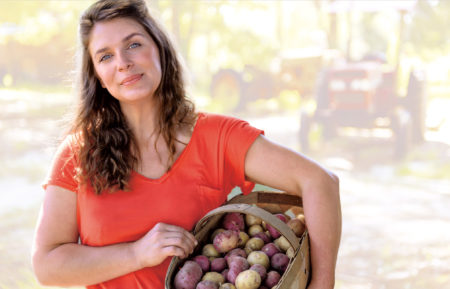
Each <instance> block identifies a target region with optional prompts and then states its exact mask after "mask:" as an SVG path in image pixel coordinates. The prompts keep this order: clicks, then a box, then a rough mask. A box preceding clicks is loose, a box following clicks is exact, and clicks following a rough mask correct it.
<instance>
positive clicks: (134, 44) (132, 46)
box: [129, 42, 141, 48]
mask: <svg viewBox="0 0 450 289" xmlns="http://www.w3.org/2000/svg"><path fill="white" fill-rule="evenodd" d="M139 46H141V44H139V43H137V42H135V43H133V44H131V45H130V46H129V48H136V47H139Z"/></svg>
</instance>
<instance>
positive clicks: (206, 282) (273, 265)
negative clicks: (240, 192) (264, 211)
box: [174, 213, 305, 289]
mask: <svg viewBox="0 0 450 289" xmlns="http://www.w3.org/2000/svg"><path fill="white" fill-rule="evenodd" d="M274 215H275V216H276V217H278V218H279V219H280V220H282V221H283V222H285V223H286V224H287V225H288V226H289V227H290V228H291V229H292V230H293V232H294V233H295V235H296V236H298V237H300V236H302V234H303V232H304V231H305V222H304V218H303V216H298V217H297V218H292V219H291V218H290V217H289V216H287V215H285V214H274ZM219 224H221V225H222V226H221V227H220V228H217V229H215V230H212V231H213V233H212V234H211V238H210V240H206V242H208V241H210V243H208V244H205V245H203V247H202V248H201V251H200V250H196V251H195V252H197V253H194V255H193V256H189V258H188V259H187V260H186V261H185V262H184V264H183V266H182V267H181V268H180V270H179V271H178V272H177V273H176V275H175V279H174V286H175V288H176V289H257V288H265V289H268V288H273V287H275V286H276V285H277V284H278V282H279V280H280V278H281V276H282V275H283V273H284V271H285V270H286V268H287V266H288V264H289V261H290V259H291V258H293V257H294V250H293V248H292V247H291V245H290V244H289V242H288V241H287V239H286V238H285V237H283V236H281V234H280V233H279V232H278V231H277V230H276V229H275V228H273V227H272V226H270V225H269V224H266V223H265V222H264V221H262V220H261V219H260V218H258V217H255V216H253V215H249V214H241V213H227V214H226V215H225V216H224V218H223V219H222V221H221V222H220V223H219Z"/></svg>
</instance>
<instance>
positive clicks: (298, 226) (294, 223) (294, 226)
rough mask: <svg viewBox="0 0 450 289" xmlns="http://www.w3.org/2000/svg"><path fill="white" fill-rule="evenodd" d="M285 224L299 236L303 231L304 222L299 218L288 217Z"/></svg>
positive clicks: (304, 227)
mask: <svg viewBox="0 0 450 289" xmlns="http://www.w3.org/2000/svg"><path fill="white" fill-rule="evenodd" d="M286 224H287V225H288V226H289V228H291V230H292V231H293V232H294V234H295V235H296V236H297V237H301V236H302V235H303V233H304V232H305V229H306V226H305V223H303V222H302V221H301V220H299V219H290V220H289V221H288V222H287V223H286Z"/></svg>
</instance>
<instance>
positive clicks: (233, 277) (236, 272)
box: [227, 267, 242, 285]
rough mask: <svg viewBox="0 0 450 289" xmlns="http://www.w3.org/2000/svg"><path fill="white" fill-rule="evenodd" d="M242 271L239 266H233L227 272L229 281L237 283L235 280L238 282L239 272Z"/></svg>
mask: <svg viewBox="0 0 450 289" xmlns="http://www.w3.org/2000/svg"><path fill="white" fill-rule="evenodd" d="M241 272H242V271H240V270H239V268H237V267H236V268H231V269H230V270H229V271H228V274H227V280H228V282H231V283H232V284H233V285H234V284H235V282H236V278H237V276H238V275H239V273H241Z"/></svg>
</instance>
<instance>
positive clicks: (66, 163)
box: [42, 136, 78, 192]
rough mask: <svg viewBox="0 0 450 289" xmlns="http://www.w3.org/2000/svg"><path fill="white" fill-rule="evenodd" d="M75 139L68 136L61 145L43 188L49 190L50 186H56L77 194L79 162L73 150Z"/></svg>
mask: <svg viewBox="0 0 450 289" xmlns="http://www.w3.org/2000/svg"><path fill="white" fill-rule="evenodd" d="M73 140H74V137H71V136H68V137H66V138H65V139H64V141H63V142H62V143H61V144H60V145H59V147H58V149H57V151H56V153H55V156H54V157H53V161H52V164H51V167H50V170H49V172H48V174H47V177H46V179H45V180H44V182H43V183H42V187H43V188H44V190H45V189H47V187H48V186H49V185H55V186H59V187H62V188H64V189H68V190H70V191H73V192H76V191H77V190H78V183H77V181H76V179H75V176H76V167H77V161H76V156H75V154H74V149H73V147H74V146H73Z"/></svg>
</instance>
